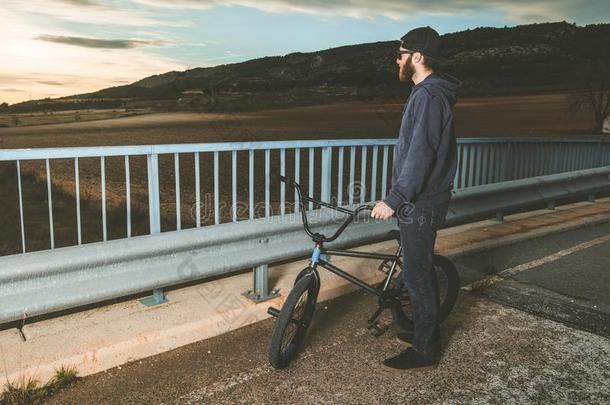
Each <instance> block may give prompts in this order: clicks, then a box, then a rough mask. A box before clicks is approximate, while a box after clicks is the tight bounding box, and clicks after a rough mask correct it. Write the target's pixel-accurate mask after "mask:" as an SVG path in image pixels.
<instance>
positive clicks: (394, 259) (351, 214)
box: [280, 176, 402, 299]
mask: <svg viewBox="0 0 610 405" xmlns="http://www.w3.org/2000/svg"><path fill="white" fill-rule="evenodd" d="M280 180H281V181H284V182H286V183H288V184H289V185H292V186H293V187H294V188H295V189H296V190H297V193H298V196H299V203H300V206H301V215H302V218H303V227H304V228H305V232H306V233H307V234H308V235H309V236H310V237H311V238H312V240H313V241H314V243H315V247H314V248H313V251H312V253H311V261H310V267H311V268H312V269H313V270H314V271H317V268H318V266H321V267H322V268H324V269H326V270H328V271H330V272H331V273H334V274H336V275H337V276H339V277H341V278H343V279H345V280H347V281H349V282H351V283H352V284H355V285H357V286H358V287H360V288H362V289H363V290H365V291H367V292H369V293H371V294H374V295H376V296H377V297H378V298H380V299H383V298H386V297H385V294H384V293H385V292H386V291H387V290H388V288H389V284H390V281H391V280H392V277H393V275H394V272H395V271H396V265H397V263H398V262H399V261H400V256H401V255H402V246H401V245H400V244H399V246H398V248H397V249H396V253H394V254H393V255H390V254H382V253H373V252H359V251H354V250H345V249H326V248H324V242H332V241H333V240H335V239H337V237H338V236H339V235H340V234H341V233H342V232H343V231H344V230H345V228H347V226H348V225H349V224H350V223H351V222H352V221H353V220H354V218H355V217H356V216H358V214H359V213H360V212H362V211H367V210H372V209H373V206H372V205H368V204H365V205H361V206H359V207H357V208H356V209H354V210H349V209H347V208H344V207H338V206H334V205H332V204H329V203H325V202H323V201H319V200H315V199H314V198H311V197H309V196H306V195H303V193H302V190H301V187H300V185H299V184H298V183H296V182H293V181H292V180H289V179H287V178H286V177H284V176H280ZM306 201H307V202H313V203H314V204H318V205H321V206H323V207H327V208H331V209H334V210H336V211H339V212H342V213H344V214H347V215H348V217H347V219H346V220H345V221H344V222H343V224H341V226H339V229H338V230H337V231H336V232H335V234H334V235H333V236H330V237H326V236H325V235H322V234H320V233H314V232H312V231H311V229H310V228H309V223H308V220H307V215H306V207H305V202H306ZM322 255H327V256H345V257H358V258H363V259H371V260H389V261H390V262H391V263H392V264H391V266H390V270H389V271H388V272H387V274H386V278H385V279H384V282H383V287H382V288H375V287H373V286H372V285H370V284H368V283H366V282H364V281H363V280H361V279H359V278H358V277H355V276H353V275H351V274H349V273H348V272H346V271H344V270H343V269H341V268H340V267H337V266H335V265H333V264H331V263H330V262H329V261H327V260H324V259H323V258H322Z"/></svg>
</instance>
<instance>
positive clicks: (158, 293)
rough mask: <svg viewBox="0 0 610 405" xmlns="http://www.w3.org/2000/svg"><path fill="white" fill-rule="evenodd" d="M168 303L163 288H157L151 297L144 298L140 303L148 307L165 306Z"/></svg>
mask: <svg viewBox="0 0 610 405" xmlns="http://www.w3.org/2000/svg"><path fill="white" fill-rule="evenodd" d="M166 301H167V300H166V299H165V293H164V292H163V288H155V289H154V290H153V294H152V295H151V296H148V297H145V298H142V299H141V300H140V302H141V303H142V304H144V305H146V306H147V307H152V306H154V305H159V304H163V303H164V302H166Z"/></svg>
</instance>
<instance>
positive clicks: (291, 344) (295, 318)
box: [269, 270, 318, 369]
mask: <svg viewBox="0 0 610 405" xmlns="http://www.w3.org/2000/svg"><path fill="white" fill-rule="evenodd" d="M317 283H318V282H317V279H316V277H315V275H314V272H313V270H312V271H311V272H307V273H305V274H303V275H302V277H301V278H300V279H298V280H297V282H296V283H295V285H294V287H293V288H292V291H290V294H288V297H287V298H286V301H285V302H284V305H283V306H282V310H281V311H280V314H279V316H278V318H277V321H276V322H275V328H274V329H273V334H272V335H271V344H270V347H269V362H270V363H271V365H272V366H273V368H276V369H282V368H285V367H287V366H288V365H289V364H290V362H291V361H292V360H293V359H294V358H295V357H296V355H297V354H298V351H299V349H300V347H301V345H302V343H303V341H304V339H305V334H306V333H307V328H308V327H309V324H310V322H311V319H312V317H313V312H314V309H315V306H316V299H317V296H318V285H317Z"/></svg>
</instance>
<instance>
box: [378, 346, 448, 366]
mask: <svg viewBox="0 0 610 405" xmlns="http://www.w3.org/2000/svg"><path fill="white" fill-rule="evenodd" d="M439 354H440V352H439V350H438V349H435V350H432V351H431V352H430V353H419V352H417V351H416V350H415V349H413V348H412V347H409V348H408V349H407V350H404V351H402V352H400V353H399V354H397V355H396V356H394V357H389V358H387V359H385V360H384V361H383V367H384V368H386V369H389V370H392V371H401V370H426V369H434V368H436V366H437V365H438V362H439V360H440V358H439V357H440V356H439Z"/></svg>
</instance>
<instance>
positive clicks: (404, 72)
mask: <svg viewBox="0 0 610 405" xmlns="http://www.w3.org/2000/svg"><path fill="white" fill-rule="evenodd" d="M410 56H411V55H409V59H408V60H407V63H405V64H404V65H403V66H400V68H399V69H398V80H400V81H401V82H408V81H410V80H411V77H412V76H413V74H414V73H415V66H413V62H411V57H410Z"/></svg>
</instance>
